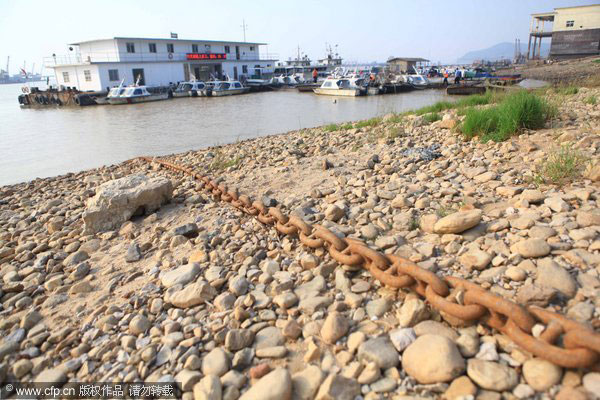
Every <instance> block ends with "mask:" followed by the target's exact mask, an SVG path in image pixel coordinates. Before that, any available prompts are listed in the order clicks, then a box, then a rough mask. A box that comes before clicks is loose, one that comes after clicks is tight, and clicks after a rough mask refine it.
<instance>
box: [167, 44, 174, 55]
mask: <svg viewBox="0 0 600 400" xmlns="http://www.w3.org/2000/svg"><path fill="white" fill-rule="evenodd" d="M167 53H175V50H174V48H173V43H167Z"/></svg>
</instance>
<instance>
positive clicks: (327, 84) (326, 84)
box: [323, 81, 331, 87]
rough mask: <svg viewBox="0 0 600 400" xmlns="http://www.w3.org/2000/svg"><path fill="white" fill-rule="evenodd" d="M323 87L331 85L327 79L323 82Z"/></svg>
mask: <svg viewBox="0 0 600 400" xmlns="http://www.w3.org/2000/svg"><path fill="white" fill-rule="evenodd" d="M323 87H331V82H330V81H327V82H325V83H324V84H323Z"/></svg>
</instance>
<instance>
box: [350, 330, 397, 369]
mask: <svg viewBox="0 0 600 400" xmlns="http://www.w3.org/2000/svg"><path fill="white" fill-rule="evenodd" d="M358 359H359V360H360V361H363V362H365V363H368V362H374V363H375V364H377V366H378V367H379V368H383V369H387V368H391V367H395V366H396V365H398V363H399V361H400V360H399V359H398V352H397V351H396V348H395V347H394V345H393V344H392V342H391V341H390V339H389V337H387V336H380V337H377V338H374V339H370V340H367V341H366V342H364V343H362V344H361V345H360V346H359V347H358Z"/></svg>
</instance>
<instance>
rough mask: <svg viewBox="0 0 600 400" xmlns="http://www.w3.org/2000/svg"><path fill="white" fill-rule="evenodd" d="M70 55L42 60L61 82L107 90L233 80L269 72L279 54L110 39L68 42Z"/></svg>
mask: <svg viewBox="0 0 600 400" xmlns="http://www.w3.org/2000/svg"><path fill="white" fill-rule="evenodd" d="M69 46H70V47H69V50H70V51H71V54H68V55H63V56H57V55H55V54H53V55H52V56H51V57H46V58H45V59H44V65H45V67H46V68H52V69H53V70H54V74H55V77H56V82H57V84H58V85H59V86H64V87H74V88H77V89H79V90H82V91H87V90H106V88H109V87H113V86H117V85H119V84H120V82H121V80H123V81H124V84H125V85H129V84H133V83H135V82H136V81H139V83H140V85H149V86H162V85H168V84H171V83H175V82H180V81H188V80H190V79H191V78H192V77H195V78H196V79H198V80H210V79H211V78H218V79H223V78H224V77H226V76H227V77H229V78H232V79H242V77H246V78H267V77H270V76H272V74H273V70H274V66H275V62H276V61H277V56H276V55H274V54H267V53H261V52H260V50H259V47H260V46H266V43H251V42H228V41H213V40H188V39H178V38H171V39H152V38H131V37H114V38H111V39H100V40H89V41H85V42H78V43H72V44H70V45H69Z"/></svg>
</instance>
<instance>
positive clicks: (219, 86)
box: [206, 81, 250, 96]
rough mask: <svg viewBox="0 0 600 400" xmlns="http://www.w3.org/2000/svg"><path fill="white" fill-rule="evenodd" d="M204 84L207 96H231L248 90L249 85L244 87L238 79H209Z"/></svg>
mask: <svg viewBox="0 0 600 400" xmlns="http://www.w3.org/2000/svg"><path fill="white" fill-rule="evenodd" d="M206 86H207V89H206V94H207V96H231V95H235V94H243V93H248V91H250V88H249V87H244V86H243V85H242V84H241V83H240V82H239V81H209V82H206Z"/></svg>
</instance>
